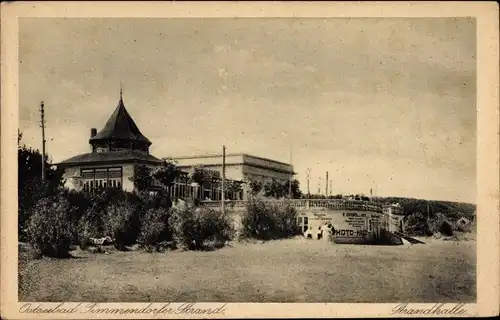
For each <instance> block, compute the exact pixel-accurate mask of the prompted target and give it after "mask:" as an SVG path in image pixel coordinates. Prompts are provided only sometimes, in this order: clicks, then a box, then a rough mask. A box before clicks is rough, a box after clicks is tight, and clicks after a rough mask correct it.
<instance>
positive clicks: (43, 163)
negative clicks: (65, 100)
mask: <svg viewBox="0 0 500 320" xmlns="http://www.w3.org/2000/svg"><path fill="white" fill-rule="evenodd" d="M40 117H41V121H40V127H41V128H42V182H45V142H46V141H45V110H44V103H43V101H42V102H41V103H40Z"/></svg>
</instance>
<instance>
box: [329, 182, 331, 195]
mask: <svg viewBox="0 0 500 320" xmlns="http://www.w3.org/2000/svg"><path fill="white" fill-rule="evenodd" d="M329 190H330V196H331V195H332V180H330V189H329Z"/></svg>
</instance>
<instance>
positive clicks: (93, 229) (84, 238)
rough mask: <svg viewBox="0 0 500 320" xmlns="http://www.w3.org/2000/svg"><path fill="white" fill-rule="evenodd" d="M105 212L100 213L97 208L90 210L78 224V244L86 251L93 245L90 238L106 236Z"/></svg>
mask: <svg viewBox="0 0 500 320" xmlns="http://www.w3.org/2000/svg"><path fill="white" fill-rule="evenodd" d="M103 216H104V211H99V210H98V208H97V206H92V207H90V208H88V209H87V210H86V211H85V213H84V214H83V215H82V217H81V218H80V221H79V222H78V227H77V230H78V231H77V232H78V243H79V244H80V248H81V249H82V250H85V249H87V248H88V247H89V245H91V244H92V242H91V241H90V238H102V237H103V236H104V233H105V232H104V227H103Z"/></svg>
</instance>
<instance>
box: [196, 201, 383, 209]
mask: <svg viewBox="0 0 500 320" xmlns="http://www.w3.org/2000/svg"><path fill="white" fill-rule="evenodd" d="M264 202H267V203H270V204H278V205H280V204H281V205H285V204H286V203H289V204H290V205H291V206H293V207H294V208H296V209H310V208H323V209H333V210H359V211H372V212H382V206H381V205H379V204H375V203H373V202H368V201H357V200H342V199H291V200H278V199H277V200H264ZM246 203H247V201H246V200H226V201H224V207H225V208H228V209H231V208H244V207H245V206H246ZM201 204H202V205H203V206H205V207H208V208H220V207H221V204H222V202H221V201H212V200H209V201H202V202H201Z"/></svg>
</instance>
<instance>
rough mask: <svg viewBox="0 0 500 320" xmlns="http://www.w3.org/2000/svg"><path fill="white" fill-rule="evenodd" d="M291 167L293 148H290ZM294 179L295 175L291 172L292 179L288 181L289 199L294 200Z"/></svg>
mask: <svg viewBox="0 0 500 320" xmlns="http://www.w3.org/2000/svg"><path fill="white" fill-rule="evenodd" d="M290 165H292V147H290ZM292 179H293V173H292V172H290V179H288V199H291V198H292Z"/></svg>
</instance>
